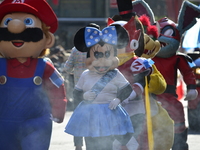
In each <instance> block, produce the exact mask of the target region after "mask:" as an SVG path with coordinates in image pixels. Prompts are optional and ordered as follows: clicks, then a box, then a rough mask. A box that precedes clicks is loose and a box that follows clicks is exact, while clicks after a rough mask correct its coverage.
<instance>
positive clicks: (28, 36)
mask: <svg viewBox="0 0 200 150" xmlns="http://www.w3.org/2000/svg"><path fill="white" fill-rule="evenodd" d="M41 39H43V31H42V30H41V29H40V28H26V29H25V30H24V31H23V32H21V33H17V34H15V33H11V32H9V31H8V28H0V41H13V40H22V41H24V42H38V41H40V40H41Z"/></svg>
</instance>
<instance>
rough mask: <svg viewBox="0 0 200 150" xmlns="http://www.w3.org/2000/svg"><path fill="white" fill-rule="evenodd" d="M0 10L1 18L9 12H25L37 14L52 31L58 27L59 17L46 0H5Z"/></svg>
mask: <svg viewBox="0 0 200 150" xmlns="http://www.w3.org/2000/svg"><path fill="white" fill-rule="evenodd" d="M0 10H1V11H0V20H1V19H3V17H4V16H5V15H6V14H8V13H13V12H25V13H30V14H33V15H35V16H37V17H38V18H39V19H40V20H41V21H42V22H44V23H45V24H46V25H47V26H49V27H50V32H52V33H54V32H55V31H56V30H57V28H58V20H57V17H56V15H55V13H54V12H53V10H52V8H51V7H50V6H49V4H48V3H47V2H46V0H4V1H3V2H2V3H1V4H0Z"/></svg>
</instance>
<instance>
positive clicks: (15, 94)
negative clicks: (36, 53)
mask: <svg viewBox="0 0 200 150" xmlns="http://www.w3.org/2000/svg"><path fill="white" fill-rule="evenodd" d="M6 65H7V63H6V59H4V58H0V79H6V82H5V83H4V84H2V82H1V84H0V149H2V150H21V149H23V150H48V147H49V143H50V137H51V130H52V121H51V119H50V111H51V109H50V104H49V100H48V98H47V96H46V94H45V93H44V92H43V89H42V84H40V85H36V84H35V83H34V77H40V78H41V79H42V76H43V72H44V68H45V65H46V62H45V61H44V60H43V59H38V64H37V67H36V71H35V74H34V76H33V77H31V78H11V77H8V76H7V68H6Z"/></svg>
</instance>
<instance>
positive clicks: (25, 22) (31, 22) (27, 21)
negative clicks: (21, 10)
mask: <svg viewBox="0 0 200 150" xmlns="http://www.w3.org/2000/svg"><path fill="white" fill-rule="evenodd" d="M33 23H34V21H33V19H31V18H26V19H25V20H24V24H25V25H27V26H33Z"/></svg>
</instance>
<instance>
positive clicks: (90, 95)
mask: <svg viewBox="0 0 200 150" xmlns="http://www.w3.org/2000/svg"><path fill="white" fill-rule="evenodd" d="M95 97H96V93H95V92H92V91H87V92H85V93H84V94H83V98H84V100H88V101H93V100H94V99H95Z"/></svg>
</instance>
